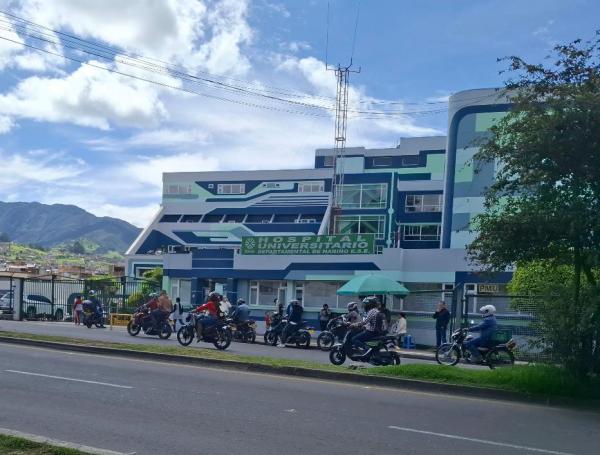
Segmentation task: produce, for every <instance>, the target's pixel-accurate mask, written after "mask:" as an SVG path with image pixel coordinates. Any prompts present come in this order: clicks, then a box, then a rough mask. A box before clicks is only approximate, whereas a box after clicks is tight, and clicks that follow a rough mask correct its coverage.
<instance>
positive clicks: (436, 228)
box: [403, 224, 440, 241]
mask: <svg viewBox="0 0 600 455" xmlns="http://www.w3.org/2000/svg"><path fill="white" fill-rule="evenodd" d="M403 239H404V240H406V241H414V240H421V241H439V240H440V225H439V224H407V225H404V227H403Z"/></svg>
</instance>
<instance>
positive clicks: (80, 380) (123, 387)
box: [4, 370, 133, 389]
mask: <svg viewBox="0 0 600 455" xmlns="http://www.w3.org/2000/svg"><path fill="white" fill-rule="evenodd" d="M4 371H6V372H7V373H15V374H24V375H27V376H39V377H41V378H50V379H62V380H63V381H73V382H85V383H86V384H96V385H104V386H106V387H117V388H119V389H133V387H131V386H128V385H119V384H111V383H109V382H98V381H87V380H85V379H75V378H65V377H63V376H52V375H50V374H41V373H32V372H30V371H18V370H4Z"/></svg>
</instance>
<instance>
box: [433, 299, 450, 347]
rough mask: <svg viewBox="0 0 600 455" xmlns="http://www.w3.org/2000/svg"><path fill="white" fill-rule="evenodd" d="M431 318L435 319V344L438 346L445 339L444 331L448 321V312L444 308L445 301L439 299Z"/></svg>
mask: <svg viewBox="0 0 600 455" xmlns="http://www.w3.org/2000/svg"><path fill="white" fill-rule="evenodd" d="M433 319H435V346H436V347H438V348H439V347H440V345H441V344H442V343H446V341H447V339H446V331H447V329H448V322H450V312H449V311H448V308H446V302H444V301H440V302H439V303H438V304H437V308H436V310H435V313H433Z"/></svg>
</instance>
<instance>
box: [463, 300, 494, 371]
mask: <svg viewBox="0 0 600 455" xmlns="http://www.w3.org/2000/svg"><path fill="white" fill-rule="evenodd" d="M479 312H480V313H481V316H482V317H483V321H482V322H481V323H480V324H477V325H474V326H473V327H469V329H468V330H469V332H479V333H481V335H480V336H479V338H473V339H472V340H469V341H467V343H466V344H465V346H466V347H467V349H469V351H470V352H471V361H473V362H481V353H480V352H479V349H478V348H479V347H481V346H483V347H485V346H487V345H488V344H489V342H490V339H491V338H492V335H493V333H494V331H495V330H496V327H497V326H498V323H497V321H496V316H495V313H496V307H495V306H494V305H484V306H482V307H481V308H480V309H479Z"/></svg>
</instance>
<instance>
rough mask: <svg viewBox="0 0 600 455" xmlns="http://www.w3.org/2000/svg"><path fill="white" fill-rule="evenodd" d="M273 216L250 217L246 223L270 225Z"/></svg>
mask: <svg viewBox="0 0 600 455" xmlns="http://www.w3.org/2000/svg"><path fill="white" fill-rule="evenodd" d="M272 217H273V215H272V214H270V213H269V214H267V215H248V216H247V217H246V223H270V222H271V218H272Z"/></svg>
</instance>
